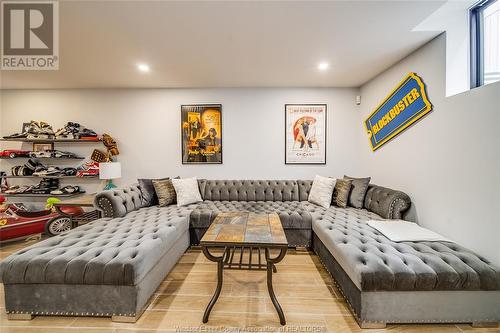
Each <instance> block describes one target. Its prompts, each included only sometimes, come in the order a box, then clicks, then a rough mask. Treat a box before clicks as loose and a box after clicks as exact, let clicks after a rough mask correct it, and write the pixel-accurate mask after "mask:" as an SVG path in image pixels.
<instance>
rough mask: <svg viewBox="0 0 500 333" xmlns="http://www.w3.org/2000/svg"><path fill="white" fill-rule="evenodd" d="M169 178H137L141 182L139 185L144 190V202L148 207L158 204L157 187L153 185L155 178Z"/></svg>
mask: <svg viewBox="0 0 500 333" xmlns="http://www.w3.org/2000/svg"><path fill="white" fill-rule="evenodd" d="M167 179H170V178H169V177H167V178H159V179H137V181H138V182H139V187H140V189H141V192H142V204H143V205H144V206H146V207H148V206H154V205H158V204H159V203H158V196H157V195H156V191H155V187H154V185H153V180H167Z"/></svg>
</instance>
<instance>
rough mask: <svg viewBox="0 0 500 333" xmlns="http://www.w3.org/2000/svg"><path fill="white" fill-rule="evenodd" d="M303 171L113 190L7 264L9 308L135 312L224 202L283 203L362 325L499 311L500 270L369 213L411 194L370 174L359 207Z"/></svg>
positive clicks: (289, 224)
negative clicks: (336, 200) (181, 200)
mask: <svg viewBox="0 0 500 333" xmlns="http://www.w3.org/2000/svg"><path fill="white" fill-rule="evenodd" d="M311 185H312V182H311V181H307V180H299V181H296V180H279V181H277V180H274V181H273V180H269V181H265V180H200V181H199V188H200V192H201V194H202V198H203V200H204V201H203V202H200V203H197V204H192V205H189V206H186V207H177V206H175V205H172V206H168V207H161V208H160V207H158V206H151V207H145V206H144V203H143V200H142V193H141V191H140V189H139V187H138V186H137V185H134V186H131V187H129V188H126V189H119V190H112V191H105V192H102V193H100V194H98V195H97V197H96V205H97V206H98V207H100V208H101V209H102V210H103V213H104V216H106V217H105V218H103V219H100V220H98V221H94V222H92V223H90V224H88V225H85V226H82V227H79V228H77V229H75V230H73V231H70V232H68V233H66V234H64V235H61V236H57V237H54V238H50V239H48V240H46V241H42V242H40V243H37V244H35V245H33V246H31V247H28V248H26V249H23V250H21V251H19V252H17V253H15V254H13V255H11V256H10V257H8V258H7V259H5V260H4V261H3V262H2V263H1V265H0V277H1V278H2V280H3V283H4V285H5V297H6V310H7V312H8V313H9V317H10V318H16V316H17V317H22V318H24V317H26V316H29V317H31V316H32V315H36V314H43V315H51V314H63V315H66V314H67V315H93V316H112V317H113V319H114V320H121V321H123V320H125V321H134V320H135V319H136V318H137V317H138V316H139V315H140V314H141V313H142V311H143V310H144V308H145V306H147V302H148V299H149V298H150V297H151V295H152V294H153V293H154V291H155V290H156V288H157V287H158V285H159V283H160V282H161V281H162V280H163V278H164V277H165V275H166V274H167V273H168V272H169V271H170V269H171V268H172V267H173V265H174V264H175V263H176V261H177V260H178V259H179V257H180V256H181V255H182V253H183V252H184V251H185V250H186V249H187V248H188V246H189V244H198V242H199V240H200V238H201V237H202V235H203V234H204V232H205V231H206V229H207V228H208V226H209V225H210V223H211V222H212V221H213V219H214V218H215V217H216V216H217V214H218V213H219V212H223V211H235V210H237V211H251V212H265V213H269V212H276V213H278V214H279V216H280V218H281V221H282V224H283V227H284V229H285V233H286V235H287V238H288V241H289V244H290V245H292V246H306V247H312V248H313V249H314V251H315V252H316V254H317V255H318V256H319V257H320V259H321V260H322V262H323V263H324V265H325V267H326V268H327V269H328V271H329V272H330V273H331V274H332V276H333V277H334V279H335V281H336V282H337V283H338V285H339V288H340V290H341V291H342V292H343V294H344V296H345V298H346V300H347V302H348V303H349V305H350V307H351V310H352V312H353V313H354V315H355V317H356V319H357V320H358V322H359V324H360V325H361V326H362V327H381V326H384V325H385V323H409V322H474V323H479V322H489V323H491V322H498V321H499V320H500V270H499V269H498V268H495V267H493V266H492V265H491V264H490V263H489V262H488V261H487V260H486V259H485V258H481V257H480V256H477V255H476V254H474V253H472V252H471V251H469V250H467V249H465V248H463V247H461V246H459V245H457V244H454V243H448V242H401V243H394V242H391V241H389V240H388V239H387V238H385V237H384V236H382V235H380V234H379V233H378V232H377V231H376V230H374V229H372V228H371V227H369V226H368V225H367V224H366V221H368V220H369V219H380V218H381V217H382V218H386V219H399V218H403V217H404V216H403V215H404V213H405V212H406V211H407V210H408V208H409V207H410V204H411V203H410V199H409V197H408V196H407V195H406V194H404V193H402V192H400V191H394V190H391V189H387V188H384V187H380V186H376V185H370V187H369V189H368V192H367V195H366V197H365V200H364V208H363V209H355V208H338V207H335V206H331V207H330V208H328V209H324V208H321V207H319V206H317V205H314V204H311V203H309V202H307V197H308V195H309V191H310V188H311Z"/></svg>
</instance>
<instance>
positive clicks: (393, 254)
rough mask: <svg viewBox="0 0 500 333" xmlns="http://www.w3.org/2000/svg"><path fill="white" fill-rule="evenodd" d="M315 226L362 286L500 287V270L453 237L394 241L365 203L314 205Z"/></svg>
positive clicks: (388, 288)
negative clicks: (374, 223) (377, 226)
mask: <svg viewBox="0 0 500 333" xmlns="http://www.w3.org/2000/svg"><path fill="white" fill-rule="evenodd" d="M309 209H310V212H311V214H312V216H313V222H312V226H313V231H314V233H315V234H316V235H317V236H318V238H319V239H320V240H321V242H322V243H323V244H324V245H325V246H326V247H327V248H328V250H329V251H330V253H331V254H332V255H333V256H334V258H335V260H336V261H337V262H338V263H339V264H340V265H341V266H342V268H343V269H344V271H345V272H346V273H347V274H348V275H349V277H350V279H351V280H352V281H353V282H354V284H355V285H356V286H357V287H358V288H359V289H360V290H362V291H379V290H385V291H393V290H397V291H408V290H499V289H500V270H499V269H498V268H495V267H494V266H493V265H492V264H491V263H490V262H489V261H488V260H486V259H485V258H482V257H481V256H478V255H476V254H474V253H473V252H472V251H469V250H467V249H465V248H464V247H462V246H459V245H457V244H455V243H451V242H398V243H396V242H392V241H390V240H389V239H387V238H386V237H384V236H383V235H382V234H380V233H379V232H378V231H376V230H375V229H373V228H371V227H370V226H368V225H367V224H366V222H367V221H368V220H369V219H380V217H378V216H377V215H376V214H375V213H372V212H369V211H367V210H360V209H353V208H347V209H341V208H337V207H333V206H332V207H330V208H329V209H327V210H319V209H317V208H315V207H312V206H311V207H309Z"/></svg>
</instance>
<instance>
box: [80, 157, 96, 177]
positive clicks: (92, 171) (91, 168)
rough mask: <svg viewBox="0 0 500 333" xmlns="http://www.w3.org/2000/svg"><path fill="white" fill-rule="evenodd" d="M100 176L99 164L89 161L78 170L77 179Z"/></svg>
mask: <svg viewBox="0 0 500 333" xmlns="http://www.w3.org/2000/svg"><path fill="white" fill-rule="evenodd" d="M98 175H99V163H97V162H95V161H92V160H89V161H87V162H85V163H83V164H82V165H80V166H79V167H77V168H76V176H77V177H89V176H98Z"/></svg>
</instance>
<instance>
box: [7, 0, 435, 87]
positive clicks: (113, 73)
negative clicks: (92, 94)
mask: <svg viewBox="0 0 500 333" xmlns="http://www.w3.org/2000/svg"><path fill="white" fill-rule="evenodd" d="M444 2H445V1H330V2H316V1H290V2H288V1H286V2H285V1H276V2H261V1H248V2H243V1H223V2H211V1H202V2H194V1H180V2H173V1H60V9H59V10H60V42H59V45H60V69H59V70H58V71H2V73H1V78H0V80H1V88H3V89H16V88H22V89H28V88H117V87H158V88H159V87H357V86H360V85H361V84H363V83H364V82H366V81H367V80H369V79H371V78H373V77H374V76H375V75H376V74H378V73H380V72H381V71H383V70H384V69H386V68H388V67H390V66H391V65H393V64H394V63H396V62H397V61H399V60H400V59H402V58H403V57H405V56H406V55H408V54H409V53H411V52H412V51H413V50H415V49H416V48H418V47H419V46H421V45H422V44H424V43H425V42H427V41H429V40H430V39H432V38H433V37H434V36H436V35H437V34H439V32H422V31H418V32H412V29H413V28H414V27H415V26H417V25H418V24H419V23H420V22H422V21H423V20H424V19H425V18H426V17H428V16H429V15H430V14H432V13H433V12H434V11H435V10H437V9H438V8H439V7H440V6H441V5H442V4H443V3H444ZM321 61H327V62H329V63H330V68H329V69H328V70H327V71H326V72H320V71H318V70H317V68H316V66H317V64H318V63H319V62H321ZM138 62H144V63H147V64H149V65H150V66H151V72H150V73H147V74H144V73H139V72H138V71H137V69H136V64H137V63H138Z"/></svg>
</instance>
